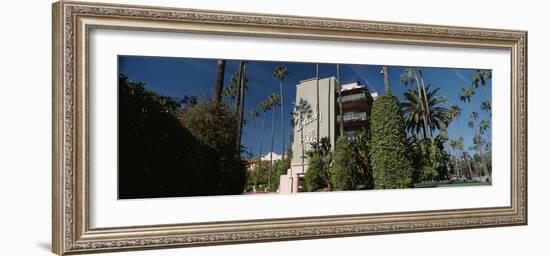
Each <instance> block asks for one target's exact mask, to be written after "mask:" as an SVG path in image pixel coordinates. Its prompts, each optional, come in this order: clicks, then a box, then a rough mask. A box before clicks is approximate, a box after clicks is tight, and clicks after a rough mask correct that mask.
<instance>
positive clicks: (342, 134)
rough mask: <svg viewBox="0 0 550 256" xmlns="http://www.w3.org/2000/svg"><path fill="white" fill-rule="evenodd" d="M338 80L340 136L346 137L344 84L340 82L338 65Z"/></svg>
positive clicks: (338, 66)
mask: <svg viewBox="0 0 550 256" xmlns="http://www.w3.org/2000/svg"><path fill="white" fill-rule="evenodd" d="M336 79H338V83H339V84H340V86H338V113H339V114H340V122H339V125H340V126H339V128H340V136H344V113H343V107H342V104H343V103H342V82H341V81H340V65H339V64H336Z"/></svg>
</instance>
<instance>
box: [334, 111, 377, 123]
mask: <svg viewBox="0 0 550 256" xmlns="http://www.w3.org/2000/svg"><path fill="white" fill-rule="evenodd" d="M367 120H369V116H368V115H367V113H366V112H348V113H344V122H352V121H353V122H354V121H367ZM337 121H340V115H338V116H337Z"/></svg>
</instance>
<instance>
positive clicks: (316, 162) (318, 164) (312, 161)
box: [304, 155, 328, 192]
mask: <svg viewBox="0 0 550 256" xmlns="http://www.w3.org/2000/svg"><path fill="white" fill-rule="evenodd" d="M323 174H324V170H323V162H322V160H321V157H320V156H319V155H313V156H312V157H310V158H309V159H308V168H307V172H306V174H305V175H304V183H305V187H306V190H307V191H310V192H313V191H319V190H321V189H323V188H326V187H327V185H328V184H327V183H326V182H325V179H324V178H323Z"/></svg>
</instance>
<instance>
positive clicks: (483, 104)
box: [481, 101, 491, 116]
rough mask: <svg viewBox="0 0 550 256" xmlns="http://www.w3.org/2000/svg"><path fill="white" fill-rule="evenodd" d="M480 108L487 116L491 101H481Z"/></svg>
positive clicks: (489, 112) (489, 111)
mask: <svg viewBox="0 0 550 256" xmlns="http://www.w3.org/2000/svg"><path fill="white" fill-rule="evenodd" d="M481 110H483V111H485V112H487V114H489V116H490V115H491V103H490V102H488V101H484V102H481Z"/></svg>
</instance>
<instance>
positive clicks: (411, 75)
mask: <svg viewBox="0 0 550 256" xmlns="http://www.w3.org/2000/svg"><path fill="white" fill-rule="evenodd" d="M400 80H401V83H402V84H404V85H405V86H407V87H409V89H410V90H411V91H412V90H413V86H414V84H416V91H417V93H418V102H419V104H420V105H419V106H420V108H421V109H423V110H422V113H427V111H424V109H427V107H426V105H427V104H425V101H424V100H423V99H422V98H423V95H425V93H422V91H423V90H422V88H420V87H421V84H420V81H419V79H418V71H417V70H416V69H415V68H407V69H405V73H403V74H401V77H400ZM422 122H423V125H424V131H426V132H427V133H426V136H427V137H428V138H431V137H432V136H431V134H430V133H429V131H430V129H429V128H428V118H423V120H422Z"/></svg>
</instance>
